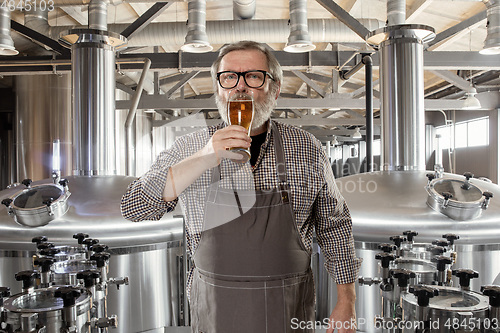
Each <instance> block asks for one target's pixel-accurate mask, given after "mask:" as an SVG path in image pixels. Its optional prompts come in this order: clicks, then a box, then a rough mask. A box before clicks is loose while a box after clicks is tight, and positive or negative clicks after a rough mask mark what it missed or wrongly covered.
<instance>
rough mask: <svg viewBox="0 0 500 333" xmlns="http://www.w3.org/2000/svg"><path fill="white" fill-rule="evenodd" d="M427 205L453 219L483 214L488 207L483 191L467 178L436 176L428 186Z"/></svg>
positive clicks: (461, 219)
mask: <svg viewBox="0 0 500 333" xmlns="http://www.w3.org/2000/svg"><path fill="white" fill-rule="evenodd" d="M426 190H427V193H428V194H429V195H428V197H427V205H428V206H429V207H431V208H432V209H434V210H435V211H438V212H440V213H442V214H444V215H446V216H448V217H449V218H451V219H453V220H458V221H466V220H471V219H475V218H477V217H479V216H481V213H482V211H483V209H485V208H486V207H487V202H486V200H488V201H489V198H488V199H486V198H485V196H484V194H483V191H482V190H481V189H480V188H479V187H477V186H476V185H474V184H472V183H470V182H469V181H468V179H467V180H460V179H451V178H436V179H434V180H432V181H431V182H430V183H429V184H428V185H427V187H426Z"/></svg>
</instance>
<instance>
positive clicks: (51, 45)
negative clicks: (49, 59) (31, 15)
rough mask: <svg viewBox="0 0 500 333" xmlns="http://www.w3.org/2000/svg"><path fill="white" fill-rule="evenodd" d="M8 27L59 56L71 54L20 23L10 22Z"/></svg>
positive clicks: (54, 41)
mask: <svg viewBox="0 0 500 333" xmlns="http://www.w3.org/2000/svg"><path fill="white" fill-rule="evenodd" d="M10 27H11V28H12V30H15V31H17V32H18V33H20V34H22V35H24V36H26V37H27V38H29V39H31V40H32V41H34V42H35V43H37V44H39V45H42V46H46V47H48V48H49V49H51V50H53V51H54V52H57V53H59V54H61V55H69V54H70V53H71V52H70V50H69V49H67V48H65V47H64V46H62V45H61V44H59V43H58V42H57V41H56V40H54V39H52V38H50V37H47V36H45V35H43V34H41V33H39V32H37V31H35V30H33V29H30V28H28V27H26V26H24V25H22V24H20V23H17V22H16V21H14V20H10Z"/></svg>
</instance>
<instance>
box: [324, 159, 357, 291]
mask: <svg viewBox="0 0 500 333" xmlns="http://www.w3.org/2000/svg"><path fill="white" fill-rule="evenodd" d="M321 159H322V164H323V168H324V173H323V174H324V175H325V183H324V185H323V187H322V188H321V189H320V191H319V193H318V195H317V197H316V200H315V202H314V221H315V225H314V226H315V230H316V237H317V239H318V245H319V246H320V247H321V250H322V252H323V254H324V256H325V268H326V270H327V271H328V273H329V274H330V276H331V277H332V278H333V279H334V280H335V281H336V282H337V283H338V284H346V283H352V282H355V281H356V279H357V277H358V274H359V269H360V267H361V262H362V260H361V259H359V258H356V253H355V248H354V238H353V235H352V220H351V214H350V213H349V208H348V207H347V204H346V202H345V200H344V198H343V197H342V195H341V194H340V192H339V190H338V188H337V185H336V184H335V180H334V177H333V172H332V169H331V167H330V163H329V162H328V158H327V157H326V154H324V152H323V151H321Z"/></svg>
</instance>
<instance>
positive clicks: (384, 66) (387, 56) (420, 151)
mask: <svg viewBox="0 0 500 333" xmlns="http://www.w3.org/2000/svg"><path fill="white" fill-rule="evenodd" d="M434 37H435V34H434V29H433V28H431V27H428V26H423V25H394V26H388V27H386V28H382V29H379V30H375V31H373V32H371V33H370V34H369V35H368V36H367V42H368V43H369V44H372V45H377V46H379V47H380V68H379V71H380V87H381V98H380V99H381V101H380V113H381V123H382V133H381V136H382V154H381V165H382V166H383V170H384V171H386V170H388V171H403V170H425V116H424V113H425V110H424V47H423V44H424V42H429V41H431V40H432V39H433V38H434Z"/></svg>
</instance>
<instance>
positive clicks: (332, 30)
mask: <svg viewBox="0 0 500 333" xmlns="http://www.w3.org/2000/svg"><path fill="white" fill-rule="evenodd" d="M360 22H361V24H363V25H364V26H365V27H366V28H367V29H368V30H370V31H372V30H376V29H379V28H381V27H383V26H384V22H382V21H379V20H376V19H362V20H360ZM37 24H38V25H39V29H40V30H37V31H45V32H46V33H44V32H42V33H44V34H45V35H47V36H49V37H51V38H53V39H58V38H59V34H60V33H61V32H62V31H66V30H71V29H75V28H77V29H84V28H86V27H84V26H79V27H77V26H60V27H59V26H58V27H56V26H54V27H50V26H49V25H48V23H47V22H46V21H42V22H38V23H37ZM42 25H45V26H42ZM127 27H128V25H127V24H110V25H108V30H109V31H113V32H117V33H120V32H121V31H123V30H124V29H125V28H127ZM308 28H309V36H311V40H312V42H313V43H323V42H339V43H342V42H343V43H357V42H364V40H363V39H362V38H361V37H359V36H358V35H357V34H356V33H354V32H353V31H352V30H351V29H349V28H348V27H347V26H346V25H345V24H343V23H342V22H340V21H339V20H336V19H312V20H308ZM187 31H188V30H187V26H186V23H184V22H163V23H151V24H149V25H148V26H147V27H146V28H144V29H143V30H142V31H141V32H139V33H137V35H135V36H134V38H132V39H131V40H129V41H128V44H127V45H128V46H129V47H136V46H156V45H183V44H184V42H185V37H186V34H187ZM206 31H207V36H208V39H209V41H210V43H211V44H213V45H214V44H219V45H223V44H226V43H232V42H237V41H240V40H258V41H260V42H262V43H284V42H285V41H286V40H287V38H288V35H289V34H290V27H289V25H288V20H240V21H229V20H223V21H208V22H207V25H206Z"/></svg>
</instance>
